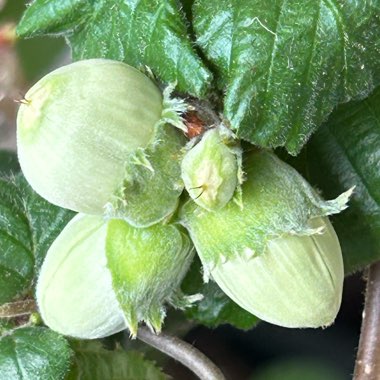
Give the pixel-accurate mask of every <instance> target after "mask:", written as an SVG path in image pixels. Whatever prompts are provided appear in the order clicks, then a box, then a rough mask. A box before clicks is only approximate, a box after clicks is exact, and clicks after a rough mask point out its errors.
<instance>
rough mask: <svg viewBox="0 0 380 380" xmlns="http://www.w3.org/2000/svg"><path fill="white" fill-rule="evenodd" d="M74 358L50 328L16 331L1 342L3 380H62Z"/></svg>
mask: <svg viewBox="0 0 380 380" xmlns="http://www.w3.org/2000/svg"><path fill="white" fill-rule="evenodd" d="M71 355H72V351H71V349H70V346H69V344H68V342H67V341H66V339H65V338H63V337H62V336H61V335H59V334H57V333H55V332H53V331H51V330H49V329H47V328H43V327H29V328H21V329H17V330H14V331H13V332H12V333H10V334H9V335H5V336H3V337H2V338H0V378H1V379H2V380H52V379H54V380H62V379H64V377H65V375H66V373H67V372H68V371H69V368H70V361H71V360H70V359H71Z"/></svg>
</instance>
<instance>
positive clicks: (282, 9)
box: [194, 0, 380, 154]
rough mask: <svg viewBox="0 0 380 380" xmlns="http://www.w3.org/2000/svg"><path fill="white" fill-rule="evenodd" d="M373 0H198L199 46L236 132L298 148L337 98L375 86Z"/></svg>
mask: <svg viewBox="0 0 380 380" xmlns="http://www.w3.org/2000/svg"><path fill="white" fill-rule="evenodd" d="M379 12H380V3H379V1H372V0H363V1H350V2H347V1H344V0H320V1H315V0H306V1H285V0H275V1H271V2H268V1H266V0H241V1H236V0H198V1H197V2H196V3H195V8H194V14H195V18H194V20H195V21H194V28H195V31H196V34H197V38H198V45H199V46H200V47H201V48H202V50H203V51H204V52H205V54H206V56H207V57H208V59H209V60H210V61H211V62H212V63H213V65H214V66H215V68H216V70H217V74H218V76H219V81H220V87H221V88H222V89H225V91H226V95H225V99H224V113H225V117H226V118H227V119H228V121H229V122H230V123H231V127H232V129H234V130H235V131H236V132H237V134H238V136H239V137H241V138H243V139H245V140H247V141H250V142H251V143H254V144H257V145H260V146H263V147H277V146H285V147H286V149H287V150H288V151H289V152H290V153H292V154H295V153H297V152H298V151H299V150H300V149H301V147H302V145H303V144H304V143H305V142H306V140H307V139H308V137H309V136H310V134H311V133H312V132H313V131H314V130H315V129H316V127H318V126H319V125H320V124H321V123H322V122H323V121H324V120H325V119H326V117H327V115H328V114H329V113H330V112H331V111H332V109H333V108H334V106H336V105H337V104H338V103H340V102H346V101H348V100H350V99H351V98H363V97H365V96H366V95H368V93H369V92H370V91H371V90H372V89H373V88H374V86H375V85H376V84H378V83H379V79H380V77H379V73H380V38H379V36H380V34H379V30H380V18H379Z"/></svg>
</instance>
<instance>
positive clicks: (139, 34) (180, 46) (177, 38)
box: [17, 0, 211, 96]
mask: <svg viewBox="0 0 380 380" xmlns="http://www.w3.org/2000/svg"><path fill="white" fill-rule="evenodd" d="M17 31H18V34H19V35H20V36H22V37H33V36H39V35H44V34H58V35H64V36H65V37H67V39H68V41H69V42H70V45H71V47H72V53H73V58H74V60H80V59H86V58H109V59H115V60H119V61H124V62H126V63H128V64H130V65H132V66H135V67H143V66H144V65H146V66H149V67H150V68H151V69H152V70H153V72H154V73H155V74H156V75H157V76H158V77H159V78H160V79H161V80H163V81H164V82H167V83H169V82H177V83H178V88H179V89H180V90H181V91H185V92H189V93H191V94H193V95H197V96H202V95H204V94H205V92H206V90H207V88H208V86H209V83H210V81H211V74H210V72H209V71H208V70H207V69H206V67H205V66H204V65H203V63H202V61H201V60H200V58H199V57H198V56H197V55H196V53H195V51H194V50H193V48H192V46H191V42H190V39H189V38H188V36H187V30H186V24H185V19H184V15H183V14H182V11H181V9H180V7H179V4H178V2H177V1H176V0H163V1H162V0H116V1H112V2H110V1H108V0H92V1H85V0H35V1H34V2H33V3H32V4H31V6H30V7H28V8H27V10H26V12H25V14H24V17H23V19H22V20H21V22H20V24H19V26H18V30H17Z"/></svg>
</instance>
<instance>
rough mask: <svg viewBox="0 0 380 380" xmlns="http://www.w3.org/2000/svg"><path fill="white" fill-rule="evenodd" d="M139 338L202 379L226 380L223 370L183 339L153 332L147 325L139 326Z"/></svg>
mask: <svg viewBox="0 0 380 380" xmlns="http://www.w3.org/2000/svg"><path fill="white" fill-rule="evenodd" d="M137 338H139V339H140V340H142V341H143V342H145V343H147V344H149V345H150V346H152V347H154V348H156V349H158V350H160V351H161V352H163V353H165V354H167V355H169V356H171V357H172V358H174V359H176V360H178V361H179V362H180V363H182V364H183V365H184V366H186V367H187V368H189V369H190V370H191V371H193V372H194V373H195V374H196V375H197V376H198V377H199V378H200V379H201V380H225V377H224V375H223V373H222V371H221V370H220V369H219V368H218V367H217V366H216V365H215V364H214V363H213V362H212V361H211V360H210V359H209V358H208V357H207V356H205V355H204V354H203V353H202V352H200V351H199V350H198V349H196V348H195V347H193V346H192V345H191V344H189V343H186V342H184V341H183V340H181V339H179V338H177V337H174V336H171V335H167V334H164V333H160V334H159V335H155V334H153V333H152V332H151V331H150V330H149V329H148V328H147V327H144V326H142V327H139V330H138V333H137Z"/></svg>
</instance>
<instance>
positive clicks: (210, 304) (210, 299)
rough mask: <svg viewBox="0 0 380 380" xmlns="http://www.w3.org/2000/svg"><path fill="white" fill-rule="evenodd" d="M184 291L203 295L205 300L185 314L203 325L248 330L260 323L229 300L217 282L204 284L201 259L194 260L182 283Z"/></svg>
mask: <svg viewBox="0 0 380 380" xmlns="http://www.w3.org/2000/svg"><path fill="white" fill-rule="evenodd" d="M182 290H183V291H185V292H186V293H190V294H194V293H200V294H202V295H203V297H204V298H203V300H201V301H200V302H197V303H195V304H194V305H193V306H192V307H191V308H188V309H186V310H185V312H184V313H185V315H186V316H187V317H188V318H190V319H193V320H195V321H197V322H198V323H201V324H202V325H205V326H207V327H217V326H219V325H223V324H230V325H232V326H235V327H237V328H239V329H244V330H248V329H251V328H253V327H254V326H255V325H256V324H257V323H258V322H260V320H259V319H258V318H257V317H255V316H254V315H252V314H251V313H248V312H247V311H245V310H244V309H242V308H241V307H240V306H238V305H237V304H236V303H235V302H233V301H232V300H231V299H230V298H228V297H227V296H226V295H225V294H224V293H223V291H222V290H221V289H220V288H219V286H218V285H217V284H216V283H215V282H213V281H209V282H208V283H207V284H206V283H204V282H203V280H202V273H201V263H200V261H199V259H197V260H194V262H193V264H192V266H191V268H190V271H189V272H188V274H187V276H186V278H185V279H184V281H183V283H182Z"/></svg>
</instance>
